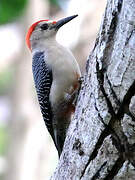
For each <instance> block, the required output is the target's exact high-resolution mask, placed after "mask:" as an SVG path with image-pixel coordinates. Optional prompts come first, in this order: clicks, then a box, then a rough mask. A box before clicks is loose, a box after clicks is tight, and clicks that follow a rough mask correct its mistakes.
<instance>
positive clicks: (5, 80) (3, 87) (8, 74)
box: [0, 67, 14, 95]
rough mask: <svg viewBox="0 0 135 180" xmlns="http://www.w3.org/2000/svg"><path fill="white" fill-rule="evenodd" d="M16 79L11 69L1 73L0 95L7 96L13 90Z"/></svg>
mask: <svg viewBox="0 0 135 180" xmlns="http://www.w3.org/2000/svg"><path fill="white" fill-rule="evenodd" d="M13 79H14V69H13V68H12V67H10V68H9V69H6V70H5V71H2V72H0V95H3V94H7V93H8V91H9V90H11V86H12V84H13Z"/></svg>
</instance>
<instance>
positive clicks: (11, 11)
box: [0, 0, 27, 24]
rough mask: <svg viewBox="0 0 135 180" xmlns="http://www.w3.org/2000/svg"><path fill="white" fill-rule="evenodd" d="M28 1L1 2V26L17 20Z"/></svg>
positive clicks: (3, 0)
mask: <svg viewBox="0 0 135 180" xmlns="http://www.w3.org/2000/svg"><path fill="white" fill-rule="evenodd" d="M26 3H27V0H0V24H4V23H7V22H10V21H13V20H15V19H17V18H18V17H19V16H20V15H21V14H22V13H23V10H24V8H25V5H26Z"/></svg>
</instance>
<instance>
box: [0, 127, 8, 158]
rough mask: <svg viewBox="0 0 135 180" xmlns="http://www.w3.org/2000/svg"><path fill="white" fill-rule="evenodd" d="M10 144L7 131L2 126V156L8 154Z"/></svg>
mask: <svg viewBox="0 0 135 180" xmlns="http://www.w3.org/2000/svg"><path fill="white" fill-rule="evenodd" d="M7 144H8V135H7V129H6V128H4V127H1V126H0V156H2V155H4V154H5V153H6V149H7Z"/></svg>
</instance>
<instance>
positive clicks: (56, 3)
mask: <svg viewBox="0 0 135 180" xmlns="http://www.w3.org/2000/svg"><path fill="white" fill-rule="evenodd" d="M49 1H50V3H51V4H53V5H58V4H59V3H58V0H49Z"/></svg>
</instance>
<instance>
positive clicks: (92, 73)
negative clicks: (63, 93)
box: [51, 0, 135, 180]
mask: <svg viewBox="0 0 135 180" xmlns="http://www.w3.org/2000/svg"><path fill="white" fill-rule="evenodd" d="M134 95H135V1H134V0H108V3H107V7H106V10H105V14H104V18H103V22H102V25H101V29H100V31H99V34H98V37H97V39H96V42H95V47H94V49H93V51H92V53H91V55H90V56H89V59H88V61H87V64H86V73H85V76H84V82H83V83H82V88H81V91H80V95H79V97H78V104H77V107H76V113H75V117H74V119H73V120H72V123H71V124H70V127H69V130H68V133H67V137H66V140H65V144H64V149H63V152H62V155H61V157H60V161H59V164H58V167H57V168H56V171H55V173H54V175H53V176H52V178H51V180H65V179H67V180H70V179H73V180H79V179H82V180H97V179H99V180H111V179H115V180H118V179H122V180H123V179H124V180H127V179H128V180H129V179H131V180H133V179H135V171H134V168H135V96H134Z"/></svg>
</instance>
